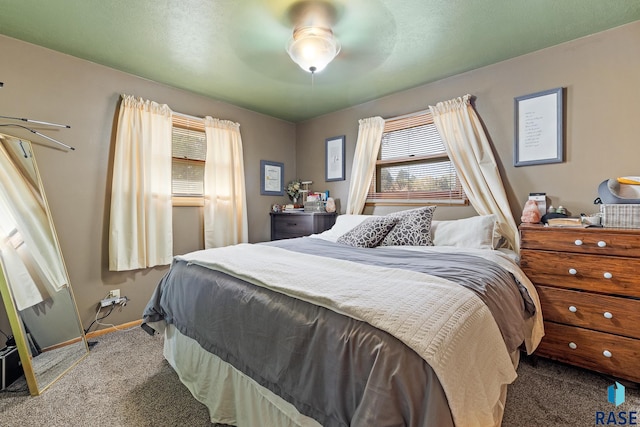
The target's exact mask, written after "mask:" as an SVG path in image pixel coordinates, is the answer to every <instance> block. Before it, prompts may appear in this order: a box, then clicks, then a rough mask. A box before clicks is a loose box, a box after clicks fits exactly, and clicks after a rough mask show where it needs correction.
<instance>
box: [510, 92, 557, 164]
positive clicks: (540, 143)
mask: <svg viewBox="0 0 640 427" xmlns="http://www.w3.org/2000/svg"><path fill="white" fill-rule="evenodd" d="M563 117H564V100H563V88H561V87H559V88H556V89H550V90H545V91H543V92H537V93H532V94H530V95H524V96H519V97H517V98H515V148H514V156H513V164H514V166H528V165H540V164H544V163H561V162H563V161H564V123H563Z"/></svg>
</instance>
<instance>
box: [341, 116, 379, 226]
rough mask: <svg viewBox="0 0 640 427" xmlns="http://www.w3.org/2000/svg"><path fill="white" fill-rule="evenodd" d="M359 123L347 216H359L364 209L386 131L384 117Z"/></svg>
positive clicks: (363, 120)
mask: <svg viewBox="0 0 640 427" xmlns="http://www.w3.org/2000/svg"><path fill="white" fill-rule="evenodd" d="M358 123H359V127H358V140H357V142H356V151H355V154H354V156H353V165H352V166H351V180H350V181H349V198H348V200H347V210H346V213H347V215H359V214H360V213H362V209H364V204H365V202H366V200H367V192H368V191H369V184H371V177H373V171H374V169H375V167H376V159H377V158H378V152H379V151H380V143H381V141H382V131H383V130H384V119H383V118H382V117H370V118H368V119H361V120H359V121H358Z"/></svg>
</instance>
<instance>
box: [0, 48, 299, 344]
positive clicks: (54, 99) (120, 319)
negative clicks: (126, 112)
mask: <svg viewBox="0 0 640 427" xmlns="http://www.w3.org/2000/svg"><path fill="white" fill-rule="evenodd" d="M0 58H2V62H1V63H2V66H1V67H0V68H1V70H2V73H0V74H1V75H0V81H2V82H4V88H2V89H0V115H5V116H17V117H28V118H33V119H39V120H46V121H51V122H58V123H65V124H69V125H71V129H66V130H49V129H47V128H43V127H36V128H37V129H38V130H40V131H42V132H43V133H45V134H47V135H50V136H52V137H54V138H56V139H59V140H61V141H63V142H64V143H66V144H69V145H71V146H74V147H76V151H69V152H65V151H61V150H58V149H56V148H53V147H52V145H51V144H49V143H47V142H46V141H45V140H43V139H41V138H38V137H37V136H34V135H32V134H30V133H28V132H27V133H25V132H20V130H19V129H17V128H1V129H0V132H5V133H9V134H12V135H16V136H20V137H23V136H24V137H26V138H28V139H31V140H33V141H34V142H35V143H37V144H40V145H35V148H34V151H35V157H36V160H37V163H38V166H39V169H40V173H41V175H42V179H43V181H44V186H45V191H46V194H47V198H48V201H49V205H50V207H51V211H52V215H53V219H54V223H55V227H56V229H57V232H58V236H59V240H60V244H61V246H62V252H63V255H64V258H65V261H66V264H67V269H68V271H69V276H70V278H71V283H72V286H73V290H74V293H75V296H76V300H77V305H78V309H79V312H80V317H81V319H82V323H83V324H84V327H85V328H86V327H88V326H89V324H90V323H91V321H92V320H93V318H94V315H95V308H96V304H97V303H98V302H99V300H100V299H102V298H103V297H104V296H105V295H106V294H107V293H108V292H109V290H111V289H120V291H121V294H122V295H126V296H128V297H129V298H130V299H131V302H130V303H129V304H128V305H127V306H126V307H125V308H124V309H123V310H122V311H118V310H116V311H114V312H113V314H112V315H111V316H110V317H109V318H107V319H105V320H104V322H106V323H115V324H121V323H125V322H128V321H132V320H135V319H139V318H140V317H141V314H142V310H143V309H144V306H145V305H146V303H147V301H148V300H149V297H150V295H151V293H152V291H153V289H154V288H155V286H156V284H157V283H158V281H159V280H160V278H161V277H162V275H163V274H164V272H165V271H166V270H167V268H166V267H162V268H152V269H149V270H143V271H137V272H119V273H114V272H109V271H108V267H107V266H108V241H107V233H108V226H109V223H108V215H109V211H108V209H109V198H110V197H109V193H108V190H109V188H110V182H111V168H112V164H113V158H112V157H113V138H114V127H113V126H114V118H115V114H116V109H117V106H118V103H119V97H120V94H121V93H125V94H130V95H135V96H137V97H142V98H144V99H151V100H154V101H157V102H160V103H166V104H168V105H169V106H170V107H171V108H172V109H173V110H174V111H179V112H182V113H186V114H191V115H196V116H204V115H210V116H213V117H217V118H221V119H229V120H233V121H236V122H238V123H240V131H241V134H242V139H243V145H244V160H245V162H244V163H245V172H246V183H247V201H248V210H249V213H248V215H249V238H250V240H251V241H252V242H256V241H264V240H268V239H269V215H268V212H269V208H270V206H271V204H273V203H276V202H280V201H281V200H282V198H279V197H269V196H261V195H260V190H259V189H260V172H259V168H260V160H274V161H280V162H284V164H285V175H286V176H285V179H289V180H290V179H293V178H294V177H295V173H294V172H295V125H294V124H292V123H289V122H286V121H282V120H278V119H274V118H272V117H268V116H265V115H262V114H258V113H254V112H251V111H248V110H245V109H241V108H238V107H235V106H233V105H230V104H227V103H223V102H218V101H215V100H212V99H208V98H205V97H201V96H197V95H195V94H192V93H189V92H186V91H182V90H178V89H174V88H170V87H167V86H164V85H161V84H157V83H154V82H151V81H149V80H145V79H141V78H138V77H135V76H132V75H129V74H126V73H122V72H118V71H115V70H113V69H110V68H107V67H103V66H100V65H96V64H93V63H91V62H87V61H83V60H79V59H77V58H74V57H71V56H68V55H63V54H60V53H57V52H54V51H51V50H47V49H44V48H40V47H37V46H34V45H31V44H28V43H24V42H21V41H17V40H15V39H11V38H7V37H1V36H0ZM212 84H215V82H212ZM0 122H4V121H0ZM174 226H175V228H174V230H175V231H174V240H175V244H174V248H175V250H174V252H175V253H176V254H178V253H184V252H188V251H191V250H195V249H201V248H202V246H203V238H202V219H201V213H200V210H199V208H185V207H180V208H175V209H174ZM0 312H2V310H1V309H0ZM2 318H4V313H0V319H2ZM0 327H1V328H2V330H4V331H5V332H8V329H9V328H8V325H7V323H6V319H4V321H3V320H0ZM92 330H94V329H92ZM3 343H4V341H3V340H2V338H0V344H3Z"/></svg>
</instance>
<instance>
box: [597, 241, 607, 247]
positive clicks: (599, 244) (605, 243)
mask: <svg viewBox="0 0 640 427" xmlns="http://www.w3.org/2000/svg"><path fill="white" fill-rule="evenodd" d="M605 246H607V242H605V241H604V240H600V241H599V242H598V247H599V248H604V247H605Z"/></svg>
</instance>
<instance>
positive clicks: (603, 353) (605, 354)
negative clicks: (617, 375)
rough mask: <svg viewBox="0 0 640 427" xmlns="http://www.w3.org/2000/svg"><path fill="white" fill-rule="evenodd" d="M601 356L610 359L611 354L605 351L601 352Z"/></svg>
mask: <svg viewBox="0 0 640 427" xmlns="http://www.w3.org/2000/svg"><path fill="white" fill-rule="evenodd" d="M602 355H603V356H604V357H611V356H612V354H611V352H610V351H609V350H605V351H603V352H602Z"/></svg>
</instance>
